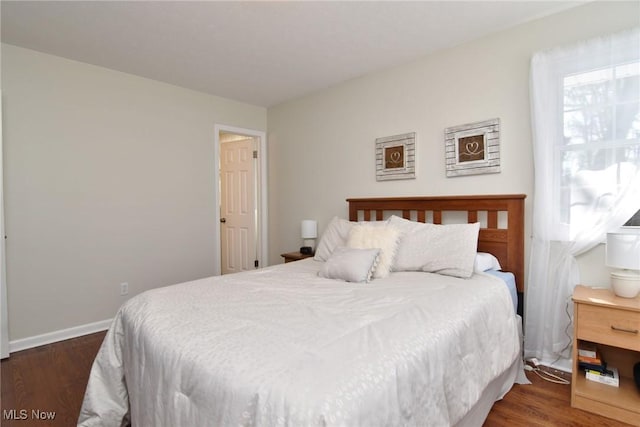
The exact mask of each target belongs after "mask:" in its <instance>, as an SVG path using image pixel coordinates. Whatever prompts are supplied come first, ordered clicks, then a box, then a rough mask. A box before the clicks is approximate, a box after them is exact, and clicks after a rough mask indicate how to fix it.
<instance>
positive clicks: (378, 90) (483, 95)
mask: <svg viewBox="0 0 640 427" xmlns="http://www.w3.org/2000/svg"><path fill="white" fill-rule="evenodd" d="M639 5H640V3H638V2H623V3H616V2H598V3H590V4H587V5H585V6H581V7H578V8H574V9H570V10H568V11H565V12H563V13H560V14H557V15H553V16H550V17H546V18H542V19H539V20H537V21H532V22H530V23H527V24H524V25H520V26H518V27H515V28H512V29H510V30H506V31H503V32H500V33H497V34H495V35H491V36H488V37H485V38H483V39H480V40H477V41H473V42H470V43H467V44H464V45H461V46H458V47H456V48H453V49H448V50H445V51H442V52H439V53H436V54H433V55H430V56H427V57H425V58H423V59H421V60H419V61H416V62H413V63H409V64H404V65H399V66H397V67H394V68H392V69H389V70H386V71H383V72H378V73H374V74H369V75H366V76H363V77H360V78H357V79H354V80H351V81H349V82H346V83H344V84H340V85H338V86H335V87H332V88H329V89H326V90H324V91H321V92H319V93H316V94H313V95H310V96H307V97H305V98H303V99H299V100H296V101H293V102H289V103H286V104H282V105H279V106H276V107H274V108H269V110H268V129H269V131H268V138H269V145H270V148H269V149H270V153H269V155H270V157H269V159H270V169H269V170H270V176H269V177H270V185H269V191H270V193H269V194H270V211H269V215H270V225H271V228H270V232H271V240H270V245H271V247H270V253H271V262H273V263H276V262H281V259H279V257H278V254H280V253H282V252H288V251H291V250H295V249H296V248H298V247H299V246H300V244H301V241H300V238H299V229H300V221H301V220H302V219H305V218H315V219H317V220H318V221H319V232H321V231H322V230H323V228H324V226H325V225H326V224H327V222H328V221H329V220H330V219H331V217H332V216H333V215H340V216H342V217H346V216H347V204H346V202H345V198H347V197H361V196H402V195H443V194H451V195H455V194H489V193H525V194H527V196H528V197H527V201H526V215H527V225H526V232H527V234H528V235H530V230H531V207H532V200H533V160H532V146H531V123H530V109H529V61H530V59H531V56H532V54H533V53H534V52H536V51H539V50H543V49H547V48H551V47H555V46H558V45H563V44H567V43H572V42H575V41H578V40H582V39H586V38H590V37H594V36H598V35H601V34H604V33H608V32H613V31H618V30H621V29H625V28H629V27H631V26H633V25H638V24H640V19H639V18H638V17H639V16H640V7H639ZM327 66H330V64H327ZM495 117H499V118H500V119H501V130H502V134H501V157H502V160H501V167H502V172H501V173H500V174H492V175H478V176H472V177H457V178H447V177H446V174H445V168H444V140H443V132H444V129H445V128H446V127H449V126H454V125H460V124H464V123H469V122H474V121H480V120H486V119H491V118H495ZM413 131H415V132H417V138H418V139H417V144H416V151H417V153H416V154H417V160H416V162H417V165H416V167H417V171H416V175H417V178H416V179H414V180H406V181H387V182H377V181H376V179H375V160H374V147H375V139H376V138H378V137H384V136H390V135H396V134H402V133H406V132H413ZM527 247H528V245H527ZM597 251H601V248H597ZM599 257H600V258H599ZM601 257H602V255H601V254H600V255H597V254H596V256H592V258H594V259H599V260H600V261H602V262H603V258H601ZM580 262H581V263H582V264H583V265H585V266H587V265H588V264H589V263H593V262H595V260H593V259H591V258H588V259H587V261H582V260H581V261H580ZM590 274H595V275H597V276H598V277H606V275H602V274H599V273H598V272H597V271H596V272H590ZM587 279H588V277H587Z"/></svg>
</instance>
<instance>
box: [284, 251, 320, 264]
mask: <svg viewBox="0 0 640 427" xmlns="http://www.w3.org/2000/svg"><path fill="white" fill-rule="evenodd" d="M280 256H281V257H283V258H284V262H291V261H300V260H301V259H305V258H311V257H312V256H313V254H301V253H300V252H288V253H286V254H280Z"/></svg>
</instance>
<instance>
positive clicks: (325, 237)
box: [313, 216, 352, 261]
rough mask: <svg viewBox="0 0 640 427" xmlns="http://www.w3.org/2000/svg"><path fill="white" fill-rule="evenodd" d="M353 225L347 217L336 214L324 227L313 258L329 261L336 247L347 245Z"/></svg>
mask: <svg viewBox="0 0 640 427" xmlns="http://www.w3.org/2000/svg"><path fill="white" fill-rule="evenodd" d="M351 226H352V223H351V222H349V221H347V220H346V219H342V218H338V217H337V216H334V217H333V219H331V221H329V224H327V227H326V228H325V229H324V232H323V233H322V237H320V241H319V242H318V246H317V247H316V253H315V255H314V256H313V259H315V260H316V261H327V260H328V259H329V257H330V256H331V253H332V252H333V251H334V249H335V248H337V247H338V246H345V244H346V242H347V238H348V237H349V231H350V230H351Z"/></svg>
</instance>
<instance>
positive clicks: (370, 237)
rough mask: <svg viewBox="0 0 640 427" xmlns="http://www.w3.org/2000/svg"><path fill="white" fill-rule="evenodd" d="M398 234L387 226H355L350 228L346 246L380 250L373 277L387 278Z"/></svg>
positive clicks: (394, 229)
mask: <svg viewBox="0 0 640 427" xmlns="http://www.w3.org/2000/svg"><path fill="white" fill-rule="evenodd" d="M399 237H400V232H399V231H398V229H397V228H395V227H391V226H388V225H377V224H356V225H354V226H353V227H351V231H350V232H349V238H348V239H347V246H348V247H350V248H359V249H369V248H378V249H380V255H379V259H378V266H377V267H376V269H375V271H374V273H373V277H375V278H378V279H379V278H382V277H387V276H388V275H389V272H390V271H391V266H392V265H393V259H394V257H395V254H396V248H397V247H398V238H399Z"/></svg>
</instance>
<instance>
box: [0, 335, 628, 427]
mask: <svg viewBox="0 0 640 427" xmlns="http://www.w3.org/2000/svg"><path fill="white" fill-rule="evenodd" d="M103 337H104V332H100V333H97V334H92V335H87V336H84V337H80V338H75V339H71V340H67V341H62V342H59V343H54V344H49V345H46V346H42V347H38V348H34V349H29V350H25V351H20V352H16V353H13V354H12V355H11V357H10V358H8V359H5V360H3V361H2V363H1V376H0V382H1V384H2V400H1V404H0V407H1V409H2V414H1V415H2V418H1V420H2V421H1V424H0V425H1V426H2V427H13V426H15V427H30V426H35V427H40V426H41V427H58V426H59V427H70V426H74V425H76V421H77V417H78V413H79V412H80V405H81V404H82V398H83V395H84V390H85V387H86V385H87V380H88V378H89V370H90V369H91V364H92V363H93V359H94V357H95V355H96V353H97V351H98V348H99V347H100V344H101V343H102V339H103ZM527 375H528V377H529V379H530V380H531V381H532V382H533V384H532V385H517V384H516V385H514V387H513V389H512V390H511V391H510V392H509V393H508V394H507V395H506V396H505V398H504V399H503V400H501V401H499V402H496V403H495V405H494V406H493V409H492V410H491V413H490V414H489V417H488V418H487V420H486V422H485V424H484V425H485V426H489V427H491V426H498V427H503V426H504V427H506V426H509V427H513V426H611V427H615V426H626V425H627V424H623V423H619V422H617V421H614V420H610V419H608V418H604V417H600V416H597V415H593V414H590V413H588V412H584V411H581V410H579V409H573V408H571V406H570V399H571V391H570V387H569V386H567V385H559V384H553V383H550V382H547V381H544V380H541V379H540V378H538V376H537V375H535V374H534V373H532V372H527ZM12 410H15V411H13V412H11V411H12ZM21 410H24V411H25V412H21ZM32 411H42V412H40V413H39V414H40V417H41V419H34V417H33V415H34V413H33V412H32ZM51 413H55V418H54V419H53V420H51V419H47V418H50V417H51ZM23 415H26V417H27V418H26V419H23V420H21V419H18V418H21V417H22V416H23ZM9 418H14V419H9ZM43 418H44V419H43ZM185 427H187V426H185Z"/></svg>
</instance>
